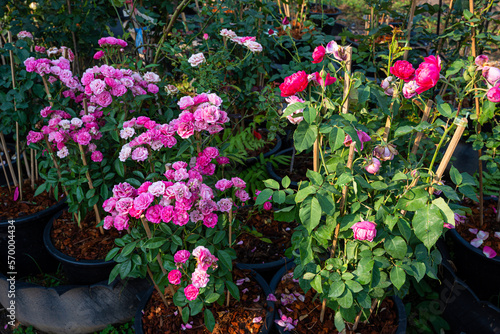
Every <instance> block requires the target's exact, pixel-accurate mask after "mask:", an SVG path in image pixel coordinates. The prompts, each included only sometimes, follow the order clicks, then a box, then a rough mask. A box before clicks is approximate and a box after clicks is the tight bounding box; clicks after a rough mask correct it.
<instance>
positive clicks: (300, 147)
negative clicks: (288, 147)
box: [293, 122, 318, 152]
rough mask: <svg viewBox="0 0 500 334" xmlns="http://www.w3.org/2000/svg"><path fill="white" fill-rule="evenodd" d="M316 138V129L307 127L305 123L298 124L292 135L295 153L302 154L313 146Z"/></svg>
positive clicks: (313, 126)
mask: <svg viewBox="0 0 500 334" xmlns="http://www.w3.org/2000/svg"><path fill="white" fill-rule="evenodd" d="M317 136H318V127H317V126H316V125H309V124H308V123H306V122H300V123H299V126H298V127H297V130H295V133H294V134H293V139H294V145H295V148H296V150H297V152H302V151H304V150H306V149H308V148H310V147H312V146H313V144H314V141H315V140H316V138H317Z"/></svg>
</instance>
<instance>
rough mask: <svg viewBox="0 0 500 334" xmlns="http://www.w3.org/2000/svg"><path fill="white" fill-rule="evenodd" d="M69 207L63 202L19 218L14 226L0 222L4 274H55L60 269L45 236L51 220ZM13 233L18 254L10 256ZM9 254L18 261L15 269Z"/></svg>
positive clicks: (0, 244)
mask: <svg viewBox="0 0 500 334" xmlns="http://www.w3.org/2000/svg"><path fill="white" fill-rule="evenodd" d="M65 206H66V199H63V200H61V201H59V202H58V203H56V204H54V205H53V206H51V207H49V208H47V209H45V210H42V211H40V212H37V213H34V214H31V215H27V216H23V217H20V218H17V219H15V220H14V223H13V224H10V223H9V221H8V220H2V221H0V272H2V273H9V272H16V277H22V276H27V275H32V274H38V273H40V272H45V271H52V270H54V269H55V268H56V267H57V261H55V260H54V259H53V258H52V257H51V256H50V254H49V252H48V251H47V250H46V249H45V247H44V242H43V238H42V235H43V230H44V228H45V226H46V225H47V223H48V222H49V220H50V219H51V217H52V216H54V214H56V213H58V212H61V211H62V210H63V209H64V207H65ZM12 226H13V227H12ZM9 232H13V235H14V241H15V244H13V245H14V246H15V247H14V249H13V250H14V252H15V253H14V254H9V240H10V239H9V236H11V237H12V234H11V233H9ZM10 244H12V241H11V242H10ZM12 247H13V246H11V248H12ZM11 253H12V251H11ZM9 255H11V256H13V257H14V260H15V265H14V267H13V268H9V266H8V261H10V260H12V258H9V257H8V256H9Z"/></svg>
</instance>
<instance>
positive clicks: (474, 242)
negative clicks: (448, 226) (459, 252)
mask: <svg viewBox="0 0 500 334" xmlns="http://www.w3.org/2000/svg"><path fill="white" fill-rule="evenodd" d="M470 244H471V245H472V246H474V247H476V248H478V247H479V246H481V245H482V244H483V240H482V239H479V238H475V239H473V240H472V241H471V242H470Z"/></svg>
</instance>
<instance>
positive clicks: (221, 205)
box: [217, 198, 233, 212]
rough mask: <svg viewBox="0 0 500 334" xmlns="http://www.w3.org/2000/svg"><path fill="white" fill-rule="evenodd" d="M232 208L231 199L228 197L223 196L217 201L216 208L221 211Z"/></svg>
mask: <svg viewBox="0 0 500 334" xmlns="http://www.w3.org/2000/svg"><path fill="white" fill-rule="evenodd" d="M232 208H233V200H232V199H230V198H223V199H221V200H220V201H218V202H217V209H218V210H219V211H221V212H229V211H231V209H232Z"/></svg>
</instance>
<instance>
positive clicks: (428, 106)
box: [411, 100, 433, 154]
mask: <svg viewBox="0 0 500 334" xmlns="http://www.w3.org/2000/svg"><path fill="white" fill-rule="evenodd" d="M432 103H433V102H432V100H428V101H427V104H426V105H425V109H424V114H423V115H422V122H421V123H423V122H427V119H428V118H429V114H430V111H431V108H432ZM423 135H424V134H423V133H422V132H419V133H417V137H416V138H415V143H414V144H413V148H412V149H411V153H412V154H417V150H418V147H419V145H420V141H421V140H422V137H423Z"/></svg>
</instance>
